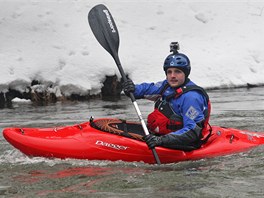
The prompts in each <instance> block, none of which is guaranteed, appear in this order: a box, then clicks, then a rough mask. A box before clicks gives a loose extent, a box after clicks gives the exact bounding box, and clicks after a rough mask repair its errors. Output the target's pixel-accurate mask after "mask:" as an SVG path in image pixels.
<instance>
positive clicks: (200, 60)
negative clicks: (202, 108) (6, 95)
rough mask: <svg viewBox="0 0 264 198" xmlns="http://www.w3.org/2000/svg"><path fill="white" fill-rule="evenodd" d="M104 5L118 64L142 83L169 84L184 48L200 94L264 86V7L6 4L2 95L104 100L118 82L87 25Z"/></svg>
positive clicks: (1, 19)
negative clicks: (35, 91) (110, 83)
mask: <svg viewBox="0 0 264 198" xmlns="http://www.w3.org/2000/svg"><path fill="white" fill-rule="evenodd" d="M99 3H103V4H105V5H106V6H107V7H108V8H109V9H110V11H111V13H112V15H113V17H114V19H115V21H116V24H117V27H118V29H119V34H120V40H121V43H120V49H119V56H120V59H121V62H122V63H123V67H124V70H125V71H126V72H127V73H128V74H129V76H130V77H131V78H132V79H133V80H134V81H135V83H140V82H144V81H147V82H149V81H159V80H162V79H164V77H165V76H164V72H163V70H162V65H163V61H164V59H165V57H166V56H167V55H168V54H169V44H170V42H171V41H179V43H180V46H181V52H182V53H185V54H186V55H188V56H189V58H190V59H191V63H192V72H191V75H190V77H191V79H192V80H193V81H195V82H196V83H197V84H199V85H200V86H204V87H206V88H211V87H234V86H243V85H246V84H247V83H250V84H264V80H263V76H264V47H263V44H264V37H263V35H264V2H257V1H242V2H241V1H240V2H234V1H232V2H226V1H210V2H209V1H208V2H196V1H181V0H177V1H175V0H170V1H168V0H167V1H150V0H148V1H147V0H145V1H143V2H142V1H140V0H135V1H114V0H105V1H96V0H92V1H81V0H76V1H70V0H67V1H62V0H53V1H33V0H32V1H30V0H20V1H5V0H4V1H1V2H0V10H1V16H0V29H1V31H0V42H1V47H0V66H1V72H0V92H6V91H7V90H8V89H10V88H11V89H15V90H19V91H21V92H22V91H25V90H26V89H27V87H28V86H31V82H32V81H33V80H38V81H40V82H41V83H42V84H43V85H45V86H46V87H51V88H52V87H54V88H56V90H58V89H59V91H57V92H56V93H58V94H65V95H70V94H72V93H74V94H80V95H87V94H97V93H99V92H100V89H101V87H102V85H103V84H102V83H103V81H104V78H105V76H106V75H114V74H118V75H119V73H118V70H117V68H116V66H115V63H114V61H113V59H112V57H111V56H110V55H109V54H108V53H107V52H106V51H105V50H104V49H103V48H102V47H101V46H100V45H99V44H98V42H97V41H96V39H95V38H94V36H93V34H92V32H91V30H90V28H89V25H88V22H87V14H88V11H89V10H90V9H91V8H92V7H93V6H94V5H96V4H99Z"/></svg>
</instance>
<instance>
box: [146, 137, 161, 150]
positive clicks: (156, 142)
mask: <svg viewBox="0 0 264 198" xmlns="http://www.w3.org/2000/svg"><path fill="white" fill-rule="evenodd" d="M144 140H145V141H146V143H147V145H148V147H149V148H150V149H154V148H155V147H156V146H161V145H162V138H161V137H159V136H156V135H152V134H149V135H146V136H144Z"/></svg>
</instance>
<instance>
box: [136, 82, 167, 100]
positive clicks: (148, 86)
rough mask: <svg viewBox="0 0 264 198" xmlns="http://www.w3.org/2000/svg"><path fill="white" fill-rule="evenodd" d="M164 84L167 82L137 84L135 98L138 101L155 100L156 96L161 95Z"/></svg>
mask: <svg viewBox="0 0 264 198" xmlns="http://www.w3.org/2000/svg"><path fill="white" fill-rule="evenodd" d="M164 83H165V81H161V82H157V83H142V84H136V85H135V92H134V96H135V98H136V99H141V98H146V99H150V100H154V99H152V98H155V97H156V95H159V93H160V92H161V89H162V87H163V85H164Z"/></svg>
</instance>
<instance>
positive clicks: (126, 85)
mask: <svg viewBox="0 0 264 198" xmlns="http://www.w3.org/2000/svg"><path fill="white" fill-rule="evenodd" d="M122 86H123V90H124V92H125V94H126V95H127V96H129V95H130V93H133V92H134V91H135V84H134V83H133V81H132V80H131V79H129V78H128V79H127V80H126V81H125V82H123V84H122Z"/></svg>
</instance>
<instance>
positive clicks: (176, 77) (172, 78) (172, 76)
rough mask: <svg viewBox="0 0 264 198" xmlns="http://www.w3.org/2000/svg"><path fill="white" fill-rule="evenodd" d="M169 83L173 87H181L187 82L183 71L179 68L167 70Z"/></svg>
mask: <svg viewBox="0 0 264 198" xmlns="http://www.w3.org/2000/svg"><path fill="white" fill-rule="evenodd" d="M166 76H167V81H168V83H169V85H170V86H171V87H179V86H181V85H182V84H183V83H184V81H185V74H184V73H183V71H181V70H180V69H177V68H173V67H172V68H168V69H167V75H166Z"/></svg>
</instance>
